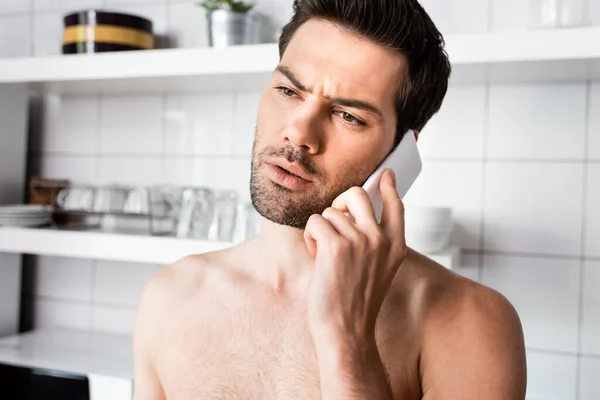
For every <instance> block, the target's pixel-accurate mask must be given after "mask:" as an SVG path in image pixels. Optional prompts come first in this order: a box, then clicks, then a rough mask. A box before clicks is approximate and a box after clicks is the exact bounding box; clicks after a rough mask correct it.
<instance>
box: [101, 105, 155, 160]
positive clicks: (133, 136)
mask: <svg viewBox="0 0 600 400" xmlns="http://www.w3.org/2000/svg"><path fill="white" fill-rule="evenodd" d="M100 126H101V128H100V152H101V154H128V155H129V154H134V155H140V154H143V155H161V154H163V153H164V129H163V96H162V95H160V94H156V95H145V96H118V95H117V96H103V97H102V115H101V121H100Z"/></svg>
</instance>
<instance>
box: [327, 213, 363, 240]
mask: <svg viewBox="0 0 600 400" xmlns="http://www.w3.org/2000/svg"><path fill="white" fill-rule="evenodd" d="M322 215H323V218H325V219H326V220H327V221H329V223H330V224H331V225H332V226H333V227H334V228H335V230H336V231H337V232H338V233H339V234H340V235H342V236H344V237H346V238H349V239H355V238H356V236H357V235H358V234H359V232H358V229H357V228H356V225H354V222H353V221H352V220H351V217H349V216H347V215H346V214H345V213H344V212H342V211H340V210H338V209H337V208H334V207H329V208H327V209H326V210H325V211H323V214H322Z"/></svg>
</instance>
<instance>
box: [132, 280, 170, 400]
mask: <svg viewBox="0 0 600 400" xmlns="http://www.w3.org/2000/svg"><path fill="white" fill-rule="evenodd" d="M164 275H165V272H164V271H160V272H159V273H158V274H157V275H155V276H154V277H152V278H151V280H150V281H149V282H148V283H147V284H146V287H145V288H144V292H143V294H142V298H141V300H140V303H139V306H138V310H137V315H136V320H135V326H134V329H133V364H134V385H133V386H134V389H133V398H134V399H135V400H166V397H165V394H164V393H163V389H162V386H161V384H160V381H159V379H158V376H157V375H156V370H155V366H154V362H155V349H156V347H157V346H156V344H157V342H158V340H157V339H158V337H157V335H159V333H160V332H161V329H160V327H159V325H160V319H161V315H163V312H162V311H163V310H164V309H165V307H166V304H165V303H164V302H163V301H162V300H161V299H163V298H164V296H163V295H162V294H163V292H164V280H165V276H164Z"/></svg>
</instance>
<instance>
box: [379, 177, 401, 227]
mask: <svg viewBox="0 0 600 400" xmlns="http://www.w3.org/2000/svg"><path fill="white" fill-rule="evenodd" d="M379 190H380V191H381V198H382V200H383V211H382V212H381V227H382V228H383V229H384V230H385V231H386V232H387V233H388V234H389V235H390V238H394V237H396V236H397V235H404V203H402V200H401V199H400V196H399V195H398V191H397V190H396V176H395V174H394V171H392V170H387V171H385V172H384V174H383V176H382V177H381V180H380V181H379Z"/></svg>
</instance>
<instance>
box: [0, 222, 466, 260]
mask: <svg viewBox="0 0 600 400" xmlns="http://www.w3.org/2000/svg"><path fill="white" fill-rule="evenodd" d="M230 246H232V244H231V243H223V242H210V241H202V240H192V239H179V238H173V237H160V236H142V235H139V234H123V233H107V232H101V231H72V230H62V229H50V228H42V229H37V228H13V227H0V253H2V252H4V253H16V254H33V255H43V256H55V257H67V258H85V259H94V260H107V261H125V262H138V263H150V264H170V263H172V262H174V261H177V260H178V259H181V258H183V257H185V256H187V255H190V254H200V253H206V252H211V251H217V250H222V249H226V248H228V247H230ZM460 254H461V252H460V249H459V248H458V247H449V248H447V249H445V250H443V251H440V252H438V253H436V254H428V255H427V257H429V258H431V259H432V260H434V261H435V262H437V263H439V264H441V265H443V266H445V267H446V268H449V269H453V268H456V267H457V266H459V265H460Z"/></svg>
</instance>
